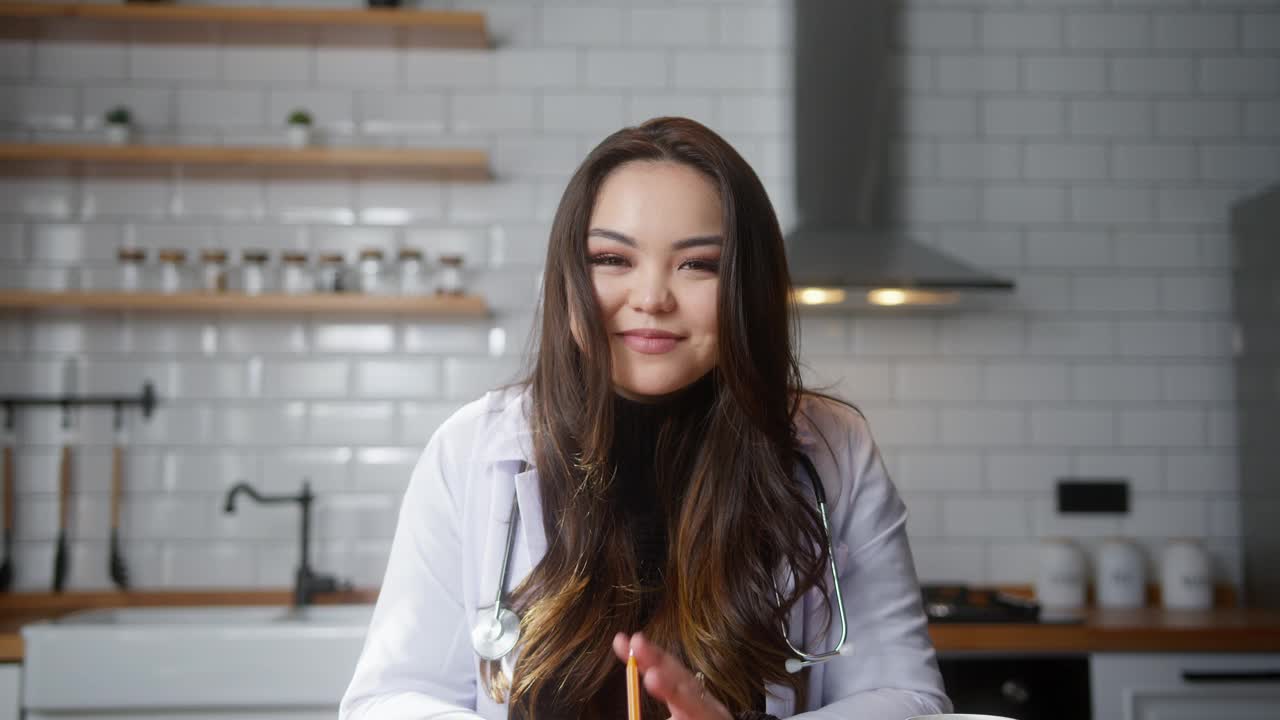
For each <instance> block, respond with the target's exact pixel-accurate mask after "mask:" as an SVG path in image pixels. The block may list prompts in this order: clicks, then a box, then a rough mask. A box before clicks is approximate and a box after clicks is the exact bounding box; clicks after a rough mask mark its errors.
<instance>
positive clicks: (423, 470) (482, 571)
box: [339, 388, 950, 720]
mask: <svg viewBox="0 0 1280 720" xmlns="http://www.w3.org/2000/svg"><path fill="white" fill-rule="evenodd" d="M528 398H529V393H528V391H527V390H525V391H521V390H519V389H516V388H512V389H507V390H504V391H494V392H490V393H488V394H486V395H485V396H484V397H483V398H481V399H479V400H476V401H474V402H472V403H469V404H468V405H466V406H464V407H463V408H462V409H460V410H458V411H457V412H456V413H455V414H454V415H453V416H452V417H450V418H449V419H448V420H446V421H445V422H444V424H443V425H441V426H440V428H439V429H438V430H436V432H435V434H434V435H433V436H432V438H431V440H430V442H428V443H427V447H426V450H425V451H424V452H423V454H422V457H421V458H420V459H419V461H418V464H417V466H416V467H415V468H414V470H413V475H412V477H411V478H410V480H409V487H408V489H407V490H406V492H405V496H404V501H403V504H402V505H401V508H400V518H399V523H398V525H397V527H396V532H395V538H394V540H393V541H392V545H391V556H390V559H389V561H388V565H387V572H386V576H385V578H384V580H383V583H382V588H381V591H380V593H379V595H378V602H377V606H376V608H375V609H374V613H373V619H372V621H371V623H370V626H369V633H368V637H367V638H366V640H365V645H364V649H363V651H362V652H361V655H360V659H359V661H358V663H357V664H356V668H355V675H354V677H353V678H352V680H351V684H350V686H349V687H348V688H347V691H346V694H345V696H344V697H343V699H342V705H341V709H340V711H339V718H340V720H424V719H426V718H431V719H433V720H435V719H439V720H463V719H464V718H465V719H467V720H474V719H475V718H478V717H480V718H488V719H490V720H495V719H497V718H505V717H506V716H507V708H506V706H505V705H503V704H497V703H494V702H493V701H492V700H490V699H489V696H488V695H487V693H485V692H484V688H483V685H481V684H480V678H479V661H478V659H477V657H476V655H475V654H474V652H473V651H472V648H471V641H470V631H471V627H472V624H473V623H474V621H475V618H476V615H477V612H478V609H479V608H483V607H489V608H492V603H493V599H494V596H495V595H496V593H497V582H498V565H499V563H500V562H501V559H502V553H503V549H504V546H505V542H506V525H507V520H508V518H509V516H510V511H511V503H512V501H513V500H514V501H515V502H516V503H518V504H519V511H520V517H519V523H518V526H517V532H516V536H515V547H514V549H513V550H512V557H511V564H510V572H509V576H508V578H507V588H508V589H510V588H513V587H515V586H516V585H517V584H518V583H519V582H520V581H521V580H522V579H524V577H525V576H526V575H528V573H529V572H530V570H531V569H532V568H533V567H534V565H535V564H536V563H537V562H538V561H539V560H540V559H541V558H542V556H543V554H544V552H545V551H546V548H547V540H546V535H545V534H544V531H543V526H542V509H541V501H540V497H539V487H538V471H537V469H536V468H533V462H532V457H533V455H532V446H531V443H530V435H531V431H530V427H529V423H528V419H527V417H528V416H527V405H528ZM796 425H797V434H798V437H799V440H800V442H801V444H802V445H803V446H804V449H805V451H806V453H807V454H808V455H809V457H810V459H811V460H812V461H813V463H814V465H815V466H816V468H817V470H818V474H819V475H820V476H821V478H822V480H823V483H824V487H825V490H826V494H827V502H828V513H829V514H830V521H831V532H832V538H833V544H834V546H835V556H836V562H837V564H838V566H839V568H840V583H841V588H842V589H843V592H844V600H845V608H846V611H847V617H848V624H849V638H848V643H849V645H850V646H851V648H852V655H850V656H848V657H840V658H836V659H834V660H831V661H829V662H827V663H823V664H820V665H818V666H816V667H814V668H813V669H812V670H811V671H810V675H809V703H808V707H806V708H796V707H795V696H794V693H793V692H791V691H790V690H789V689H783V688H781V687H776V686H770V687H767V688H766V690H767V694H766V703H767V708H766V709H767V710H768V712H769V713H771V714H773V715H777V716H778V717H782V718H785V717H789V716H792V715H794V714H795V713H796V712H798V711H800V710H809V711H812V712H808V713H806V714H804V715H802V716H801V717H804V718H809V719H812V720H835V718H857V719H858V720H903V719H904V718H908V717H911V716H913V715H925V714H929V713H940V712H947V711H949V710H950V702H949V701H948V700H947V698H946V695H945V693H944V691H943V687H942V678H941V675H940V674H939V672H938V668H937V663H936V661H935V658H934V650H933V645H932V644H931V642H930V640H929V635H928V633H927V630H926V624H925V616H924V613H923V611H922V609H921V604H920V595H919V589H918V587H917V582H916V573H915V567H914V565H913V563H912V559H911V553H910V550H909V548H908V546H907V535H906V519H907V513H906V507H905V506H904V505H903V503H902V500H901V499H900V498H899V497H898V494H897V492H896V491H895V489H894V487H893V485H892V483H891V482H890V481H889V478H888V476H887V474H886V473H885V469H884V465H883V463H882V462H881V459H880V454H879V451H878V450H877V449H876V446H875V443H874V442H873V441H872V438H871V434H870V432H869V430H868V428H867V424H866V421H865V420H864V419H863V418H862V417H861V416H860V415H858V414H857V413H856V412H854V411H852V410H850V409H849V408H848V407H846V406H844V405H840V404H838V403H834V402H832V401H829V400H826V399H822V398H818V397H816V396H806V398H805V400H804V401H803V403H802V405H801V413H800V417H798V418H797V420H796ZM823 437H825V438H826V439H827V441H829V442H830V444H831V449H832V450H833V451H834V452H829V451H828V450H827V449H826V444H825V443H824V442H823V440H822V438H823ZM833 455H834V458H833ZM526 461H527V462H529V466H530V468H531V469H529V470H527V471H525V472H520V468H521V463H522V462H526ZM799 473H800V474H798V475H797V477H804V475H803V471H802V470H801V471H799ZM823 607H824V605H823V602H822V598H821V596H820V594H819V593H818V592H817V591H816V590H815V591H812V592H810V594H809V595H808V596H807V597H806V598H805V599H804V601H803V602H802V603H797V605H796V608H795V609H794V611H793V613H792V616H791V623H790V627H791V634H792V641H793V642H796V643H797V647H801V648H805V649H809V650H810V651H813V652H822V651H825V650H828V649H830V648H831V647H833V646H834V644H835V641H836V639H837V638H838V633H839V627H840V625H839V622H838V621H835V620H833V621H832V623H831V628H830V629H829V630H828V631H827V632H826V633H822V628H821V626H820V625H821V621H822V619H823V617H824V614H823ZM820 634H821V636H819V635H820ZM611 640H612V638H600V642H601V643H609V642H610V641H611ZM518 652H519V647H518V646H517V648H516V651H515V652H513V653H511V655H509V656H508V658H507V659H505V660H504V662H505V663H506V668H507V670H508V672H510V667H511V662H512V661H513V659H514V656H515V655H516V654H517V653H518ZM619 672H621V664H620V665H619Z"/></svg>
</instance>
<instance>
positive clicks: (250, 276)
mask: <svg viewBox="0 0 1280 720" xmlns="http://www.w3.org/2000/svg"><path fill="white" fill-rule="evenodd" d="M269 258H270V255H269V254H268V253H267V251H266V250H245V251H244V252H243V253H241V254H240V260H241V263H240V292H242V293H244V294H245V295H261V294H262V293H264V292H266V291H267V260H268V259H269Z"/></svg>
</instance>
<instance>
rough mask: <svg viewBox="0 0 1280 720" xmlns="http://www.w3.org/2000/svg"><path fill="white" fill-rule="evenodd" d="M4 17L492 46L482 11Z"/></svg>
mask: <svg viewBox="0 0 1280 720" xmlns="http://www.w3.org/2000/svg"><path fill="white" fill-rule="evenodd" d="M0 18H4V19H8V20H17V21H36V22H41V21H44V22H57V21H62V20H75V21H89V22H96V23H114V24H121V23H131V24H162V23H167V24H174V23H178V24H187V25H192V26H196V27H201V28H202V29H205V28H207V27H208V26H210V25H230V26H245V27H251V26H267V27H271V26H275V27H281V26H286V27H291V28H298V27H311V28H318V29H332V30H337V31H343V30H347V29H350V28H353V27H354V28H362V29H372V30H377V29H384V30H390V31H394V33H393V34H392V35H390V36H388V35H380V36H377V35H375V36H371V37H370V39H371V40H374V39H376V38H378V37H381V38H383V39H386V38H387V37H393V38H396V39H399V40H402V41H405V40H408V41H415V40H416V41H418V42H417V43H415V44H421V45H427V46H436V47H452V48H488V47H490V44H491V43H490V41H489V33H488V29H487V27H486V24H485V16H484V14H483V13H479V12H464V11H454V10H405V9H402V8H369V9H356V8H352V9H331V8H320V7H317V8H276V7H237V6H209V5H179V4H173V3H155V4H147V3H121V4H98V3H21V2H0Z"/></svg>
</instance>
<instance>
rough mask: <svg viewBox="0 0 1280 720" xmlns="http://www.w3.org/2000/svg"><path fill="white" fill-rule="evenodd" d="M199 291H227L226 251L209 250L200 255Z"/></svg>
mask: <svg viewBox="0 0 1280 720" xmlns="http://www.w3.org/2000/svg"><path fill="white" fill-rule="evenodd" d="M200 289H202V290H204V291H205V292H212V293H220V292H226V291H227V251H226V250H216V249H210V250H205V251H204V252H201V253H200Z"/></svg>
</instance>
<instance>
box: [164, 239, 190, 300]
mask: <svg viewBox="0 0 1280 720" xmlns="http://www.w3.org/2000/svg"><path fill="white" fill-rule="evenodd" d="M156 259H157V260H159V268H158V270H159V275H158V281H157V283H156V285H157V287H158V289H159V290H160V292H162V293H179V292H182V291H183V289H184V288H185V287H186V285H187V282H186V262H187V251H186V250H180V249H176V248H169V249H166V250H161V251H159V252H158V253H156Z"/></svg>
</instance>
